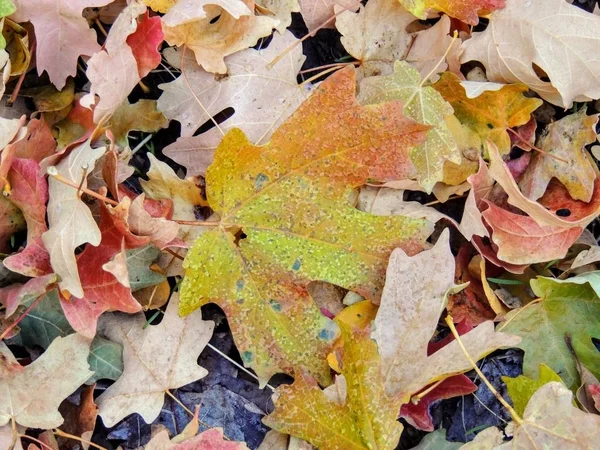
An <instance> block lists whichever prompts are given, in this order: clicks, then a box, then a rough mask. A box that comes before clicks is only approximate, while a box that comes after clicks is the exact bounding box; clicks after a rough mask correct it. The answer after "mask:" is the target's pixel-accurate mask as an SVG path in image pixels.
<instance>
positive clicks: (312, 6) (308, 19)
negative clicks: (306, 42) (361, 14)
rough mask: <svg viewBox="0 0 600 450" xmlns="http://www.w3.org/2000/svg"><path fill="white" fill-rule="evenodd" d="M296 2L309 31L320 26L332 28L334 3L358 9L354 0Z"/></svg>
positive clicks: (307, 0)
mask: <svg viewBox="0 0 600 450" xmlns="http://www.w3.org/2000/svg"><path fill="white" fill-rule="evenodd" d="M298 3H300V13H301V14H302V18H303V19H304V23H305V24H306V27H307V28H308V31H309V33H310V32H312V31H314V30H315V29H317V28H318V27H320V26H322V28H334V26H335V11H334V8H335V6H336V5H339V6H342V7H344V8H348V9H349V10H350V11H355V10H357V9H358V3H357V2H356V1H354V0H298Z"/></svg>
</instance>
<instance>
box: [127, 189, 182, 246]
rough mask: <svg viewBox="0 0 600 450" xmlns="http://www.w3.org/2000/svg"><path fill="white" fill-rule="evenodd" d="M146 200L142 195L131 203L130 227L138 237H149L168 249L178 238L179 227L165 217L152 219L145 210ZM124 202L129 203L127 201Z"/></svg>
mask: <svg viewBox="0 0 600 450" xmlns="http://www.w3.org/2000/svg"><path fill="white" fill-rule="evenodd" d="M144 200H146V199H145V194H141V195H139V196H138V197H136V198H135V199H134V200H133V201H132V202H131V205H130V206H129V210H128V217H127V221H128V224H129V227H130V229H131V231H132V232H133V233H135V234H137V235H138V236H148V238H149V239H150V241H151V242H152V243H153V244H154V245H156V246H157V247H158V248H160V249H163V248H166V247H167V246H168V245H169V244H171V243H172V242H173V241H174V239H176V238H177V235H178V234H179V225H178V224H177V222H173V221H172V220H167V219H165V218H164V217H152V216H151V215H150V213H148V211H146V209H145V208H144ZM122 202H123V203H127V201H126V200H125V199H123V200H122ZM192 204H193V203H192Z"/></svg>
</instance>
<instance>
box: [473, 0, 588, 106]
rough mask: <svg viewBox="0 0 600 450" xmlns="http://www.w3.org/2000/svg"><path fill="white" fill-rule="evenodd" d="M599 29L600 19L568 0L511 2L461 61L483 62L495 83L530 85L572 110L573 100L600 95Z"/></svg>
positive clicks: (477, 38)
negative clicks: (540, 71) (596, 56)
mask: <svg viewBox="0 0 600 450" xmlns="http://www.w3.org/2000/svg"><path fill="white" fill-rule="evenodd" d="M599 25H600V17H598V16H596V15H594V14H590V13H588V12H585V11H583V10H582V9H580V8H577V7H576V6H573V5H570V4H569V3H568V2H565V1H562V0H548V1H545V2H541V3H540V2H532V3H527V2H522V1H521V0H507V1H506V8H504V9H502V10H500V11H497V12H495V13H494V14H492V16H491V18H490V23H489V25H488V26H487V28H486V29H485V30H484V31H483V32H479V33H473V36H472V37H471V39H469V40H467V41H465V42H464V43H463V48H464V53H463V54H462V56H461V62H463V63H464V62H467V61H472V60H477V61H480V62H481V63H482V64H483V65H484V66H485V68H486V75H487V77H488V79H489V80H490V81H498V82H504V83H523V84H526V85H527V86H528V87H529V88H530V89H532V90H534V91H535V92H537V93H538V94H539V95H540V96H541V97H542V98H543V99H544V100H547V101H549V102H551V103H553V104H555V105H558V106H563V107H565V108H570V107H571V104H572V103H573V100H575V101H585V100H590V99H595V98H598V97H600V83H598V81H599V78H598V73H599V71H600V62H598V61H597V60H596V58H594V57H593V56H592V55H594V54H595V52H596V45H597V42H598V39H599V38H600V26H599ZM515 30H519V32H515ZM575 49H576V50H575ZM535 66H537V68H540V69H541V70H542V71H543V72H544V76H547V77H548V78H549V79H550V81H544V80H543V76H542V75H540V74H539V71H538V72H536V69H535Z"/></svg>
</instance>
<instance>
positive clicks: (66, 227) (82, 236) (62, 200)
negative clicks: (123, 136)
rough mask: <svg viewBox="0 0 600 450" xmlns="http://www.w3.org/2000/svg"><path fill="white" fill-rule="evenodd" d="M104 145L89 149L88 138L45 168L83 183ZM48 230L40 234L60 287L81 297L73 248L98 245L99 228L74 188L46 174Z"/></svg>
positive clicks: (72, 180)
mask: <svg viewBox="0 0 600 450" xmlns="http://www.w3.org/2000/svg"><path fill="white" fill-rule="evenodd" d="M105 151H106V147H100V148H92V146H91V142H90V141H89V140H88V141H86V142H84V143H83V144H81V145H79V146H78V147H75V148H74V149H73V150H71V153H70V154H69V156H68V157H66V158H65V159H63V160H62V161H61V162H60V163H58V165H56V166H55V169H49V170H50V171H51V172H52V173H57V174H58V175H61V176H63V177H65V178H66V179H67V180H69V181H71V182H72V183H74V184H76V185H79V184H80V183H81V182H82V180H83V183H82V187H86V186H87V180H86V177H85V175H86V174H87V173H90V172H91V171H92V170H93V169H94V166H95V164H96V161H97V160H98V159H99V158H100V157H101V156H102V155H103V154H104V152H105ZM48 188H49V195H50V200H49V201H48V223H49V224H50V227H49V229H48V231H46V232H45V233H44V234H42V241H43V242H44V246H45V247H46V249H47V250H48V253H49V254H50V262H51V264H52V269H53V270H54V272H55V273H56V274H58V275H59V276H60V277H61V281H60V282H59V286H60V288H61V289H62V290H63V291H64V290H66V291H68V292H69V293H70V294H71V295H74V296H75V297H77V298H81V297H82V296H83V289H82V287H81V282H80V280H79V273H78V270H77V261H76V260H75V249H76V248H77V247H79V246H80V245H83V244H85V243H88V242H89V243H90V244H92V245H98V244H100V238H101V236H100V229H99V228H98V225H97V224H96V221H95V220H94V218H93V217H92V213H91V211H90V209H89V208H88V206H87V205H86V204H85V203H84V202H82V201H81V198H80V196H79V195H78V192H77V189H75V188H73V187H71V186H69V185H67V184H64V183H62V182H60V181H57V180H56V179H55V178H53V177H49V180H48Z"/></svg>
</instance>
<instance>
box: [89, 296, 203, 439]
mask: <svg viewBox="0 0 600 450" xmlns="http://www.w3.org/2000/svg"><path fill="white" fill-rule="evenodd" d="M178 307H179V298H178V296H177V295H176V294H175V295H173V296H172V297H171V301H170V302H169V305H168V306H167V311H166V312H165V315H164V317H163V320H162V322H161V323H160V324H159V325H156V326H149V327H147V328H144V323H145V322H146V318H145V317H144V314H136V315H117V314H114V313H113V314H105V315H104V316H102V318H101V322H100V325H99V327H100V329H101V330H102V333H103V334H105V335H106V336H107V338H109V339H110V340H112V341H114V342H117V343H119V344H121V345H123V361H124V367H125V368H124V370H123V375H121V378H119V379H118V380H117V382H116V383H115V384H113V385H112V386H110V387H109V388H108V389H107V390H106V391H104V392H103V393H102V395H100V397H98V399H97V400H96V401H97V403H98V408H99V414H100V416H101V417H102V421H103V422H104V424H105V425H106V426H107V427H112V426H114V425H115V424H116V423H117V422H119V421H120V420H121V419H123V418H124V417H126V416H128V415H129V414H133V413H138V414H139V415H141V416H142V418H143V419H144V420H145V421H146V422H147V423H151V422H153V421H154V420H155V419H156V418H157V417H158V415H159V414H160V410H161V407H162V405H163V403H164V396H165V392H166V391H167V390H169V389H176V388H178V387H181V386H183V385H185V384H188V383H191V382H193V381H196V380H199V379H200V378H203V377H205V376H206V374H207V373H208V372H207V371H206V369H204V368H202V367H200V366H198V365H197V362H196V361H197V359H198V356H199V355H200V352H202V350H203V349H204V347H205V346H206V344H207V343H208V341H209V339H210V338H211V336H212V332H213V328H214V323H213V322H210V321H203V320H202V314H201V312H200V311H199V310H198V311H196V312H194V313H192V314H190V315H189V316H187V317H186V318H181V317H179V314H178V313H177V308H178Z"/></svg>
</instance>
